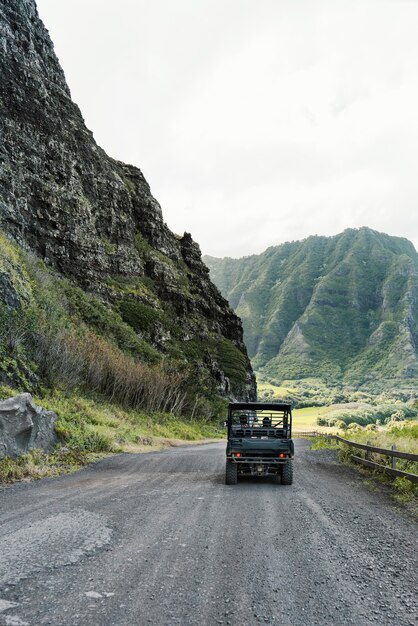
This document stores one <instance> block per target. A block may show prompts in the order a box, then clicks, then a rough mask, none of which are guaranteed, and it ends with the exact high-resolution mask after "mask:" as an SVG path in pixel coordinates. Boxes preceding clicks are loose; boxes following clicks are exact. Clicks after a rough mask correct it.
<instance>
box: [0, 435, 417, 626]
mask: <svg viewBox="0 0 418 626" xmlns="http://www.w3.org/2000/svg"><path fill="white" fill-rule="evenodd" d="M224 447H225V445H224V444H210V445H205V446H193V447H187V448H175V449H170V450H166V451H164V452H157V453H150V454H146V455H120V456H117V457H113V458H109V459H107V460H105V461H103V462H101V463H99V464H97V465H95V466H93V467H90V468H87V469H85V470H83V471H81V472H79V473H77V474H73V475H71V476H64V477H61V478H58V479H50V480H49V479H48V480H44V481H41V482H39V483H32V484H26V485H15V486H14V487H11V488H6V489H3V490H1V491H0V523H1V528H0V624H1V625H3V624H4V625H6V626H24V625H30V626H39V625H41V624H53V625H54V626H55V625H68V626H70V625H71V626H75V625H88V626H95V625H100V626H105V625H106V626H108V625H109V626H110V625H115V626H125V625H126V626H134V625H142V624H144V625H146V624H152V625H158V626H172V625H175V624H181V625H182V626H184V625H186V626H187V625H189V624H190V625H195V624H196V625H202V624H208V625H212V624H231V625H238V624H240V625H241V624H247V625H248V624H250V625H251V624H259V623H262V624H277V625H278V624H280V625H281V626H283V625H292V626H293V625H305V626H306V625H311V624H317V625H318V626H319V625H320V626H324V625H328V624H330V625H331V624H332V625H333V626H338V625H345V624H356V625H357V626H358V625H363V624H374V623H376V624H380V625H382V624H390V625H394V624H396V625H397V626H404V625H408V626H416V625H417V624H418V617H417V616H418V593H417V590H418V574H417V570H418V568H417V555H418V533H417V526H416V524H415V523H414V522H413V521H412V520H411V519H409V518H408V517H407V516H406V515H405V514H404V513H403V512H402V511H399V510H397V509H396V507H395V505H394V504H392V503H391V502H390V501H389V500H388V499H387V498H386V497H385V496H383V495H381V494H379V493H376V492H371V491H369V490H368V489H367V488H366V487H365V486H364V485H363V483H362V481H361V480H360V479H359V477H358V476H357V475H356V474H355V473H354V472H353V471H352V470H350V469H349V468H346V467H343V466H340V465H338V464H337V463H336V462H335V460H334V458H333V453H332V452H331V451H318V452H314V451H310V450H309V446H308V444H307V442H306V441H303V440H299V441H297V443H296V461H295V483H294V485H293V486H291V487H284V486H280V485H279V486H277V485H274V484H272V483H271V482H269V481H267V480H261V481H258V480H249V479H246V480H243V481H241V482H239V484H238V485H237V486H234V487H226V486H225V485H224V484H223V474H224Z"/></svg>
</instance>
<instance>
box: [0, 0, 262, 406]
mask: <svg viewBox="0 0 418 626" xmlns="http://www.w3.org/2000/svg"><path fill="white" fill-rule="evenodd" d="M0 40H1V46H2V50H1V56H0V73H1V77H2V78H1V81H0V136H1V142H0V164H1V168H0V228H2V229H3V230H4V231H5V232H6V233H7V234H8V235H9V236H11V237H13V239H14V240H15V241H16V242H17V243H19V244H20V245H21V246H22V247H23V248H25V249H27V250H30V251H33V252H35V253H36V254H37V255H38V256H40V257H41V258H42V259H44V260H45V261H46V262H47V263H48V264H49V265H50V266H53V267H54V268H56V269H57V270H59V271H60V272H62V273H63V274H65V275H66V276H67V277H68V276H69V277H71V278H72V279H73V280H75V281H77V282H78V284H80V285H81V286H82V287H83V289H85V290H88V291H89V292H91V293H94V294H96V295H98V296H99V297H100V298H101V299H102V300H104V301H106V302H108V303H109V306H119V302H120V300H121V299H123V300H124V301H126V300H131V301H134V302H139V303H141V304H144V305H147V306H148V305H149V306H150V307H152V308H157V309H159V310H162V311H166V312H167V311H169V315H170V318H171V321H172V322H174V323H175V325H176V327H177V329H178V336H177V340H178V342H180V343H181V342H184V341H190V340H192V341H206V340H207V338H208V337H212V336H219V337H220V338H224V339H226V340H227V341H230V342H231V343H232V344H233V345H234V346H235V347H236V348H237V349H238V350H239V351H240V352H241V353H242V354H243V355H244V356H245V358H247V357H246V348H245V345H244V342H243V336H242V327H241V322H240V320H239V319H238V317H237V316H236V315H235V314H234V313H233V311H232V310H231V309H230V308H229V306H228V303H227V301H226V300H225V299H224V298H223V297H222V296H221V294H220V293H219V291H218V289H217V288H216V287H215V286H214V285H213V283H212V282H211V280H210V278H209V273H208V270H207V268H206V266H205V265H204V263H203V262H202V259H201V254H200V250H199V247H198V245H197V244H196V243H195V242H193V240H192V238H191V236H190V235H189V234H184V235H183V236H176V235H174V234H173V233H172V232H171V231H170V230H169V228H168V227H167V225H166V224H165V223H164V220H163V216H162V211H161V207H160V205H159V204H158V202H157V201H156V200H155V198H154V197H153V196H152V194H151V191H150V187H149V185H148V183H147V182H146V180H145V178H144V176H143V174H142V172H141V171H140V170H139V169H137V168H136V167H133V166H130V165H125V164H123V163H121V162H118V161H115V160H113V159H111V158H110V157H109V156H107V155H106V153H105V152H104V151H103V150H102V149H101V148H100V147H99V146H98V145H97V144H96V142H95V141H94V138H93V135H92V133H91V132H90V131H89V130H88V129H87V128H86V126H85V124H84V121H83V118H82V115H81V113H80V110H79V108H78V107H77V106H76V105H75V104H74V103H73V102H72V100H71V94H70V91H69V88H68V86H67V84H66V81H65V77H64V73H63V71H62V69H61V67H60V65H59V62H58V59H57V57H56V55H55V53H54V49H53V45H52V42H51V40H50V37H49V34H48V32H47V30H46V29H45V27H44V25H43V24H42V22H41V20H40V19H39V16H38V13H37V9H36V4H35V1H34V0H3V2H2V3H1V6H0ZM130 280H131V281H134V282H135V285H136V287H137V285H138V281H139V282H140V283H141V281H142V283H141V284H142V287H144V285H145V287H144V288H141V289H138V288H135V289H133V288H132V289H127V288H126V284H127V282H128V283H129V281H130ZM121 282H123V286H124V288H121V287H120V285H121ZM2 289H3V290H6V295H7V293H8V292H7V283H5V282H4V281H3V288H2ZM0 295H1V292H0ZM9 304H10V305H13V303H12V302H9ZM147 333H148V334H147V335H146V336H145V337H144V338H145V340H147V341H149V342H150V343H151V344H152V345H153V347H155V348H157V350H162V351H165V352H167V351H169V345H168V346H167V343H168V344H170V333H169V332H168V330H167V329H166V328H162V327H161V320H158V321H155V323H154V324H153V325H151V327H150V328H148V330H147ZM212 356H213V355H212ZM202 362H203V361H202ZM218 365H219V367H220V368H221V369H222V363H219V364H218ZM246 369H247V373H246V376H245V381H244V380H243V378H242V377H241V380H239V381H231V387H230V395H231V396H234V397H238V396H239V395H240V396H241V397H248V398H250V397H251V398H253V397H254V395H255V380H254V377H253V375H252V370H251V366H250V363H249V361H248V359H247V361H246ZM242 394H244V395H243V396H242Z"/></svg>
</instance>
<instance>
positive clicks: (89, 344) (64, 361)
mask: <svg viewBox="0 0 418 626" xmlns="http://www.w3.org/2000/svg"><path fill="white" fill-rule="evenodd" d="M34 356H35V360H36V362H37V363H38V373H39V375H40V376H41V378H42V380H44V381H45V382H46V383H47V384H48V385H49V386H50V387H51V388H54V387H61V388H65V389H73V388H75V387H79V388H82V389H85V390H89V391H93V392H97V393H100V394H102V395H103V396H104V397H105V398H107V399H109V400H110V401H114V402H117V403H118V404H121V405H123V406H125V407H130V408H133V409H137V410H142V411H151V412H161V413H166V412H169V413H173V414H176V415H180V414H181V413H182V411H183V409H184V408H185V405H186V402H187V400H188V398H187V390H186V385H185V383H186V376H185V374H183V373H180V372H170V371H166V370H165V369H164V366H163V365H154V366H153V365H149V364H147V363H143V362H141V361H137V360H135V359H134V358H133V357H132V356H129V355H127V354H125V353H124V352H122V351H121V350H120V349H119V348H118V347H116V346H114V345H112V344H111V343H109V342H108V341H105V340H104V339H102V338H101V337H99V336H97V335H96V334H94V333H93V332H91V331H90V330H88V329H82V331H80V332H76V331H75V330H74V329H68V330H63V331H62V332H60V333H48V332H38V333H37V335H36V336H35V338H34Z"/></svg>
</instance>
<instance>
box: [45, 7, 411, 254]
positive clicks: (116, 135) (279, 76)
mask: <svg viewBox="0 0 418 626" xmlns="http://www.w3.org/2000/svg"><path fill="white" fill-rule="evenodd" d="M38 6H39V10H40V14H41V17H42V18H43V19H44V21H45V23H46V25H47V27H48V28H50V31H51V35H52V37H53V39H54V42H55V44H56V49H57V52H58V55H59V57H60V59H61V62H62V64H63V67H64V70H65V71H66V74H67V78H68V81H69V84H70V87H71V89H72V92H73V96H74V99H75V100H76V101H77V102H78V104H79V105H80V106H81V109H82V111H83V113H84V115H85V117H86V121H87V124H88V126H89V127H90V128H91V129H92V130H93V131H94V133H95V136H96V138H97V140H98V142H99V143H100V144H101V145H102V146H103V147H104V148H105V149H106V150H107V151H108V152H109V154H111V155H112V156H115V157H116V158H119V159H122V160H125V161H128V162H133V163H134V164H136V165H138V166H139V167H140V168H141V169H142V170H143V171H144V174H145V176H146V177H147V179H148V181H149V182H150V184H151V187H152V190H153V192H154V194H155V196H156V197H157V199H158V200H159V201H160V202H161V204H162V207H163V211H164V215H165V219H166V220H167V222H168V224H169V226H170V227H171V228H172V229H173V230H175V231H177V232H182V231H184V230H187V231H191V232H192V234H193V236H194V237H195V239H196V240H197V241H198V242H199V243H200V244H201V247H202V249H203V251H204V252H206V253H209V254H214V255H222V256H223V255H236V256H239V255H242V254H250V253H254V252H260V251H262V250H263V249H265V248H266V247H267V246H268V245H272V244H277V243H280V242H282V241H284V240H287V239H298V238H302V237H306V236H308V235H309V234H314V233H317V234H334V233H337V232H339V231H340V230H341V229H343V228H346V227H353V226H362V225H369V226H371V227H372V228H376V229H378V230H383V231H386V232H389V233H390V234H396V235H401V236H407V237H409V238H410V239H412V240H413V241H414V243H415V244H416V245H417V244H418V220H417V219H416V217H415V215H416V203H417V198H418V194H417V191H418V189H417V187H418V183H417V178H418V177H417V176H416V171H415V170H416V163H417V162H418V120H417V117H418V116H417V114H416V111H417V110H418V82H417V77H418V39H417V37H416V32H417V27H418V3H417V2H406V1H402V0H393V1H390V0H350V1H346V0H332V1H331V0H316V1H315V2H312V0H281V1H280V2H277V0H263V1H262V2H256V0H199V1H196V0H176V2H172V0H154V1H153V2H152V3H151V2H149V1H146V0H120V1H119V2H118V3H114V2H110V1H105V0H89V1H88V2H87V1H86V0H60V2H59V3H57V2H56V0H38Z"/></svg>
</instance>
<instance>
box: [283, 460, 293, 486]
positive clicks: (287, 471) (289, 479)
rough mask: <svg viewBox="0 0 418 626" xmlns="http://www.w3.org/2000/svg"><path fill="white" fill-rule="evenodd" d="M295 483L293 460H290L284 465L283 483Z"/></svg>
mask: <svg viewBox="0 0 418 626" xmlns="http://www.w3.org/2000/svg"><path fill="white" fill-rule="evenodd" d="M292 483H293V461H288V462H287V463H285V464H284V465H283V469H282V485H291V484H292Z"/></svg>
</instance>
